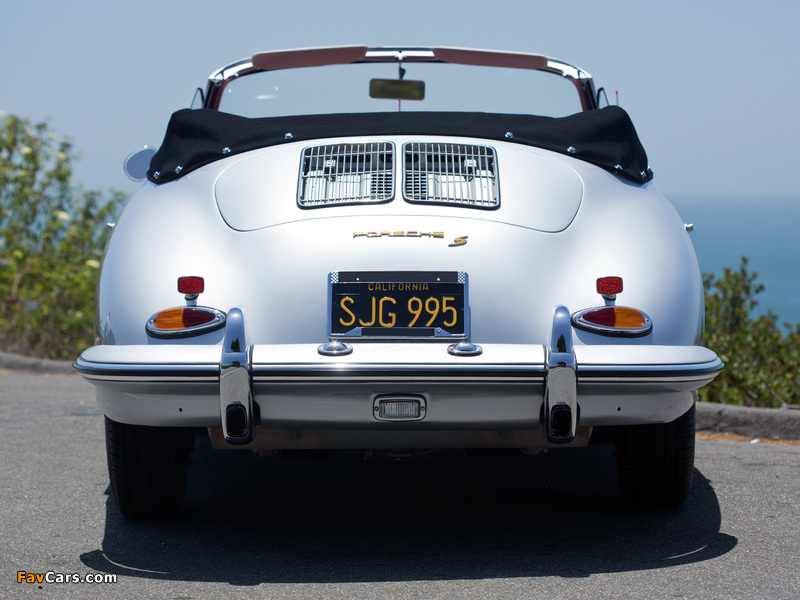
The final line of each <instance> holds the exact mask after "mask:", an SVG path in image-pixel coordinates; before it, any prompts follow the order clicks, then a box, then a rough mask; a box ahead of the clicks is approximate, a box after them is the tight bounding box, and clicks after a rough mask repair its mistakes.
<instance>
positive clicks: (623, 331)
mask: <svg viewBox="0 0 800 600" xmlns="http://www.w3.org/2000/svg"><path fill="white" fill-rule="evenodd" d="M572 324H573V325H575V327H577V328H578V329H584V330H586V331H591V332H593V333H600V334H603V335H610V336H623V337H637V336H642V335H647V334H648V333H650V331H651V330H652V329H653V323H652V322H651V321H650V317H648V316H647V315H646V314H644V313H643V312H642V311H640V310H638V309H636V308H630V307H627V306H604V307H600V308H590V309H587V310H583V311H580V312H577V313H575V314H574V315H572Z"/></svg>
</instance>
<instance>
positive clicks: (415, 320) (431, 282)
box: [329, 271, 467, 339]
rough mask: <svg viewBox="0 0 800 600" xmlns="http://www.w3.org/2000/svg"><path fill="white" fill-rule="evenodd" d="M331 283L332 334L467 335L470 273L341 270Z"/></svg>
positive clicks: (377, 336)
mask: <svg viewBox="0 0 800 600" xmlns="http://www.w3.org/2000/svg"><path fill="white" fill-rule="evenodd" d="M329 285H330V287H329V290H330V294H329V298H330V300H329V311H330V312H329V322H330V335H331V336H332V337H371V338H388V339H396V338H440V337H465V336H466V318H465V311H464V307H465V306H467V300H466V298H467V275H466V273H462V272H457V271H339V272H336V273H331V274H330V284H329Z"/></svg>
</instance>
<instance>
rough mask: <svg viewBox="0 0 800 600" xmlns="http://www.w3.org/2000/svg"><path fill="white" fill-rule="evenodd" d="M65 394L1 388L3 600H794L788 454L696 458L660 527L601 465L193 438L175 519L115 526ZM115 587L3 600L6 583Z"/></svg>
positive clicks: (57, 384)
mask: <svg viewBox="0 0 800 600" xmlns="http://www.w3.org/2000/svg"><path fill="white" fill-rule="evenodd" d="M102 423H103V421H102V415H101V414H100V413H99V411H98V409H97V407H96V405H95V402H94V397H93V392H92V388H91V387H90V386H89V385H88V384H86V383H84V382H83V381H82V380H81V379H80V378H78V377H75V376H63V375H42V374H38V375H32V374H17V373H8V372H6V373H0V481H2V486H0V515H2V519H0V539H2V540H3V552H2V553H0V598H2V599H6V598H9V599H11V598H14V599H16V598H27V597H36V598H45V597H46V598H59V599H61V598H66V599H70V598H97V597H102V598H104V599H117V598H172V599H178V598H180V599H189V598H220V599H234V598H262V597H263V598H348V599H349V598H364V599H373V598H385V599H387V600H388V599H406V598H420V599H421V598H425V599H429V598H433V599H436V598H442V599H445V598H447V599H450V598H457V599H459V598H464V599H470V600H472V599H480V598H492V599H494V598H497V599H506V598H520V599H525V598H548V599H554V600H557V599H560V598H565V599H566V598H569V599H571V600H581V599H589V598H591V599H597V598H626V599H627V598H648V599H661V598H665V599H666V598H669V599H673V598H684V599H686V598H702V599H706V598H715V599H716V598H718V599H728V598H730V599H743V598H744V599H761V598H764V599H766V598H770V599H772V598H775V599H787V600H788V599H790V598H791V599H795V598H797V590H799V589H800V574H799V573H798V569H797V565H798V557H800V502H798V498H800V447H797V446H776V445H766V444H760V443H759V444H752V443H732V442H718V441H707V440H699V441H698V447H697V448H698V450H697V460H696V470H695V485H694V488H693V492H692V494H691V496H690V498H689V500H688V501H687V502H686V503H685V505H684V506H682V507H681V508H680V509H678V510H675V511H663V512H655V513H654V512H647V511H630V510H627V509H625V508H624V507H623V506H622V505H621V504H620V502H619V499H618V497H617V494H616V489H615V488H616V486H615V481H614V480H615V475H614V465H613V459H612V458H611V455H610V450H609V448H608V447H605V446H597V447H595V448H590V449H588V450H574V451H559V452H551V453H547V454H541V455H538V456H534V457H529V458H527V459H524V460H488V459H469V460H465V459H461V458H458V457H442V458H434V459H432V460H427V461H419V462H395V461H364V460H363V459H362V458H360V457H337V458H333V459H329V460H311V459H306V458H297V459H291V460H290V459H260V458H258V457H256V456H254V455H253V454H251V453H248V452H237V451H231V452H214V451H211V449H210V447H209V445H208V442H207V440H206V439H205V438H204V437H202V436H200V437H199V438H198V447H197V450H196V453H195V455H194V461H195V465H194V466H193V467H192V469H191V471H190V481H189V489H188V496H187V502H186V507H185V508H186V510H185V513H184V515H183V516H182V517H181V518H179V519H176V520H174V521H170V522H151V523H136V522H130V521H127V520H126V519H125V518H123V517H122V516H121V515H120V514H119V513H118V512H117V510H116V508H115V507H114V505H113V502H112V501H111V500H110V499H109V497H108V479H107V473H106V467H105V456H104V454H105V453H104V444H103V427H102ZM19 571H25V572H26V573H32V574H36V573H46V572H48V571H51V572H53V573H54V574H56V575H58V574H71V573H77V574H79V575H80V576H84V575H86V574H99V575H114V576H116V577H117V578H118V582H117V583H116V584H111V583H100V584H93V585H89V584H56V583H52V584H49V583H45V584H42V587H41V589H40V588H39V586H38V584H35V583H34V584H27V583H16V578H17V573H18V572H19Z"/></svg>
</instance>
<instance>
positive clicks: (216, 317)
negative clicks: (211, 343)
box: [147, 306, 225, 338]
mask: <svg viewBox="0 0 800 600" xmlns="http://www.w3.org/2000/svg"><path fill="white" fill-rule="evenodd" d="M224 324H225V313H223V312H221V311H218V310H216V309H213V308H207V307H205V306H181V307H179V308H168V309H166V310H161V311H159V312H157V313H156V314H154V315H153V316H152V317H150V320H149V321H147V333H148V334H149V335H151V336H153V337H157V338H178V337H190V336H194V335H200V334H203V333H208V332H210V331H214V330H216V329H219V328H221V327H222V326H223V325H224Z"/></svg>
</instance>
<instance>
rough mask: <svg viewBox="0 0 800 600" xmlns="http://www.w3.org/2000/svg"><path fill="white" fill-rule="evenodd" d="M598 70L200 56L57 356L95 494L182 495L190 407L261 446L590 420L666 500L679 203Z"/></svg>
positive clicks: (503, 62)
mask: <svg viewBox="0 0 800 600" xmlns="http://www.w3.org/2000/svg"><path fill="white" fill-rule="evenodd" d="M602 96H603V94H602V90H597V89H596V88H595V86H594V84H593V81H592V78H591V77H590V76H589V74H587V73H586V72H585V71H583V70H582V69H579V68H578V67H575V66H573V65H571V64H568V63H566V62H563V61H560V60H556V59H553V58H549V57H546V56H542V55H537V54H526V53H509V52H497V51H484V50H471V49H462V48H395V47H391V48H389V47H377V48H370V47H365V46H347V47H333V48H313V49H301V50H288V51H278V52H263V53H260V54H256V55H254V56H253V57H252V58H248V59H245V60H242V61H239V62H236V63H234V64H231V65H229V66H226V67H224V68H222V69H220V70H218V71H216V72H215V73H213V74H212V75H211V77H210V79H209V81H208V84H207V86H206V87H205V89H199V90H198V92H197V94H196V96H195V99H196V102H195V103H194V104H193V106H192V108H191V109H186V110H180V111H178V112H176V113H174V114H173V115H172V118H171V120H170V121H169V125H168V127H167V131H166V134H165V137H164V140H163V143H162V144H161V146H160V148H159V149H158V151H157V152H154V151H152V150H148V149H145V150H143V151H140V152H139V153H135V154H134V155H132V156H131V157H129V160H128V161H127V163H126V171H127V172H128V174H129V175H131V176H132V177H134V178H137V177H138V178H140V179H141V180H144V179H145V177H146V179H147V181H146V183H145V184H144V185H143V187H142V188H141V189H140V191H138V192H137V193H136V194H135V195H134V197H133V198H132V199H131V201H130V203H129V204H128V206H127V208H126V209H125V211H124V212H123V214H122V215H121V217H120V218H119V220H118V223H117V224H116V226H115V228H114V230H113V234H112V236H111V239H110V241H109V243H108V246H107V249H106V254H105V259H104V262H103V266H102V272H101V277H100V284H99V300H98V312H97V336H98V337H97V344H96V345H95V346H93V347H91V348H88V349H87V350H85V351H84V352H83V353H82V354H81V356H80V357H79V358H78V360H77V362H76V364H75V367H76V369H77V371H78V372H79V373H80V374H81V375H82V376H83V377H84V378H86V379H87V380H88V381H89V382H91V383H92V384H93V385H95V386H96V389H97V397H98V401H99V404H100V407H101V408H102V410H103V412H104V413H105V415H106V440H107V451H108V465H109V473H110V480H111V489H112V491H113V496H114V500H115V502H116V505H117V506H118V507H119V509H120V511H121V512H122V513H123V514H125V515H127V516H129V517H133V518H137V517H151V516H160V515H167V514H170V513H174V512H175V511H176V510H177V509H178V508H179V507H180V505H181V502H182V500H183V495H184V487H185V482H186V471H187V466H188V464H189V454H190V453H191V451H192V444H193V440H194V436H195V434H196V433H197V431H198V429H200V428H202V429H207V431H208V434H209V436H210V439H211V444H212V446H213V447H214V448H239V449H251V450H258V451H262V452H263V453H265V454H268V453H270V452H273V451H291V450H316V449H326V450H339V449H341V450H370V451H385V452H390V451H392V450H397V449H403V450H404V451H408V452H413V451H416V450H423V449H424V450H433V449H453V448H458V449H505V450H509V449H516V450H519V451H539V450H541V449H552V448H562V447H575V446H585V445H587V444H588V443H589V440H590V439H591V438H592V437H602V438H603V439H605V440H609V441H612V442H613V443H614V444H615V446H616V455H617V461H618V470H619V486H620V491H621V495H622V497H623V498H625V499H626V500H627V501H629V502H631V503H633V504H635V505H638V506H649V507H665V506H675V505H677V504H680V503H681V502H683V500H684V499H685V498H686V497H687V495H688V493H689V490H690V487H691V481H692V472H693V463H694V421H695V402H696V398H697V390H698V389H699V388H700V387H701V386H703V385H705V384H707V383H708V382H710V381H711V380H712V379H713V378H714V377H715V375H716V374H717V373H718V372H719V371H720V369H722V364H721V362H720V360H719V359H718V358H717V356H716V355H715V354H714V352H712V351H711V350H708V349H706V348H704V347H702V346H701V343H702V338H703V318H704V317H703V311H704V306H703V289H702V281H701V276H700V273H699V270H698V265H697V260H696V258H695V254H694V250H693V248H692V244H691V242H690V240H689V234H688V232H687V229H689V228H688V227H687V226H685V225H684V223H683V222H682V221H681V219H680V218H679V217H678V215H677V214H676V212H675V210H674V209H673V208H672V206H671V205H670V203H669V202H668V201H667V199H666V198H665V197H664V196H663V194H662V193H661V191H659V189H658V188H657V187H656V186H655V184H654V183H653V182H652V179H653V173H652V172H651V170H650V169H649V167H648V163H647V156H646V154H645V151H644V149H643V147H642V145H641V143H640V141H639V139H638V137H637V134H636V131H635V129H634V127H633V125H632V123H631V121H630V119H629V117H628V115H627V113H626V112H625V111H624V110H623V109H621V108H620V107H618V106H605V107H604V108H599V106H598V105H599V103H600V102H599V101H600V99H601V98H602ZM605 104H608V103H607V102H606V103H605Z"/></svg>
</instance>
